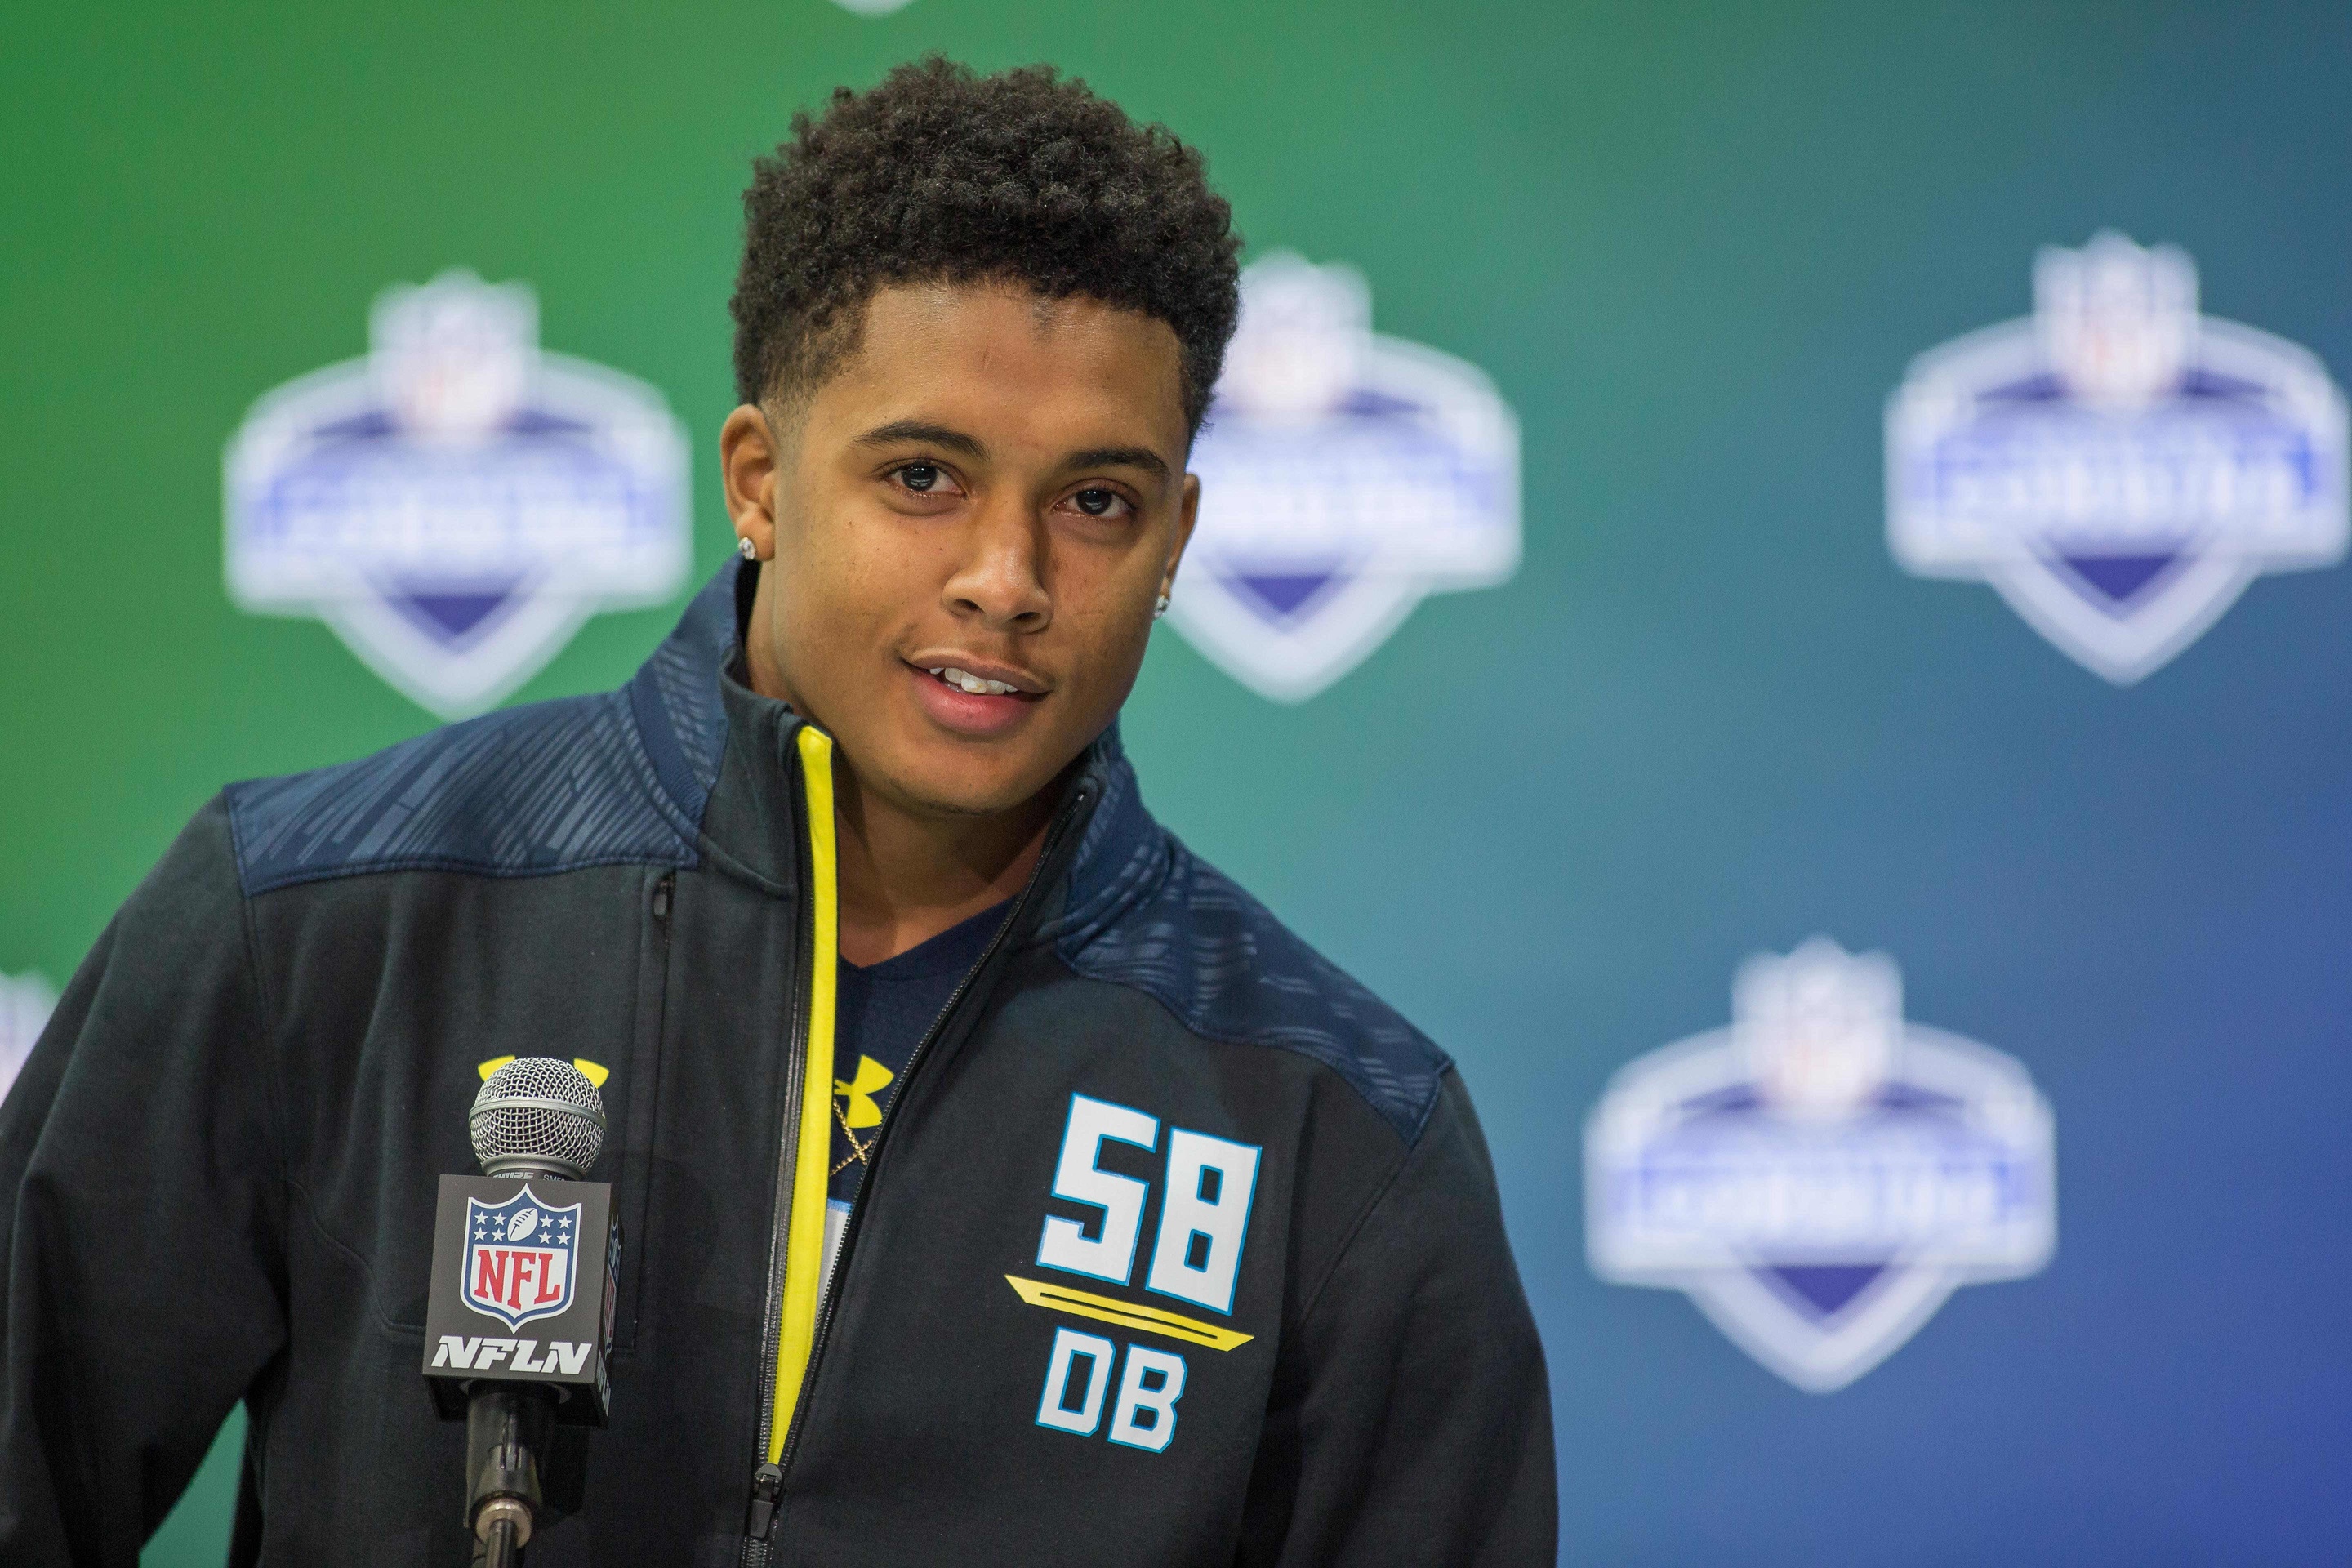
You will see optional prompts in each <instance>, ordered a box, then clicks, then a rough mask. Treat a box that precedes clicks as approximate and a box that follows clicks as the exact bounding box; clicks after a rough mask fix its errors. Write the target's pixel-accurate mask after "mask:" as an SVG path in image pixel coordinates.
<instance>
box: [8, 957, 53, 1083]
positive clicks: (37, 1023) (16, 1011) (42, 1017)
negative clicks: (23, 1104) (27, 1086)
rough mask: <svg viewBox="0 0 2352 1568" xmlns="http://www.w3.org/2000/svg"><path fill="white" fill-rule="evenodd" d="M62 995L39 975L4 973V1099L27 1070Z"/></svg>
mask: <svg viewBox="0 0 2352 1568" xmlns="http://www.w3.org/2000/svg"><path fill="white" fill-rule="evenodd" d="M57 1005H58V994H57V993H56V992H55V991H53V990H51V989H50V988H49V983H48V982H47V981H46V980H44V979H42V978H41V977H40V976H39V975H37V974H13V975H12V974H0V1100H5V1099H7V1098H8V1088H9V1086H10V1085H11V1084H13V1083H15V1082H16V1075H17V1074H18V1073H20V1072H23V1071H24V1070H25V1058H26V1057H29V1056H31V1055H32V1054H33V1042H35V1041H36V1040H38V1039H39V1038H40V1037H41V1030H42V1029H43V1028H45V1027H47V1025H48V1022H49V1014H50V1013H51V1012H52V1011H54V1010H55V1009H56V1007H57Z"/></svg>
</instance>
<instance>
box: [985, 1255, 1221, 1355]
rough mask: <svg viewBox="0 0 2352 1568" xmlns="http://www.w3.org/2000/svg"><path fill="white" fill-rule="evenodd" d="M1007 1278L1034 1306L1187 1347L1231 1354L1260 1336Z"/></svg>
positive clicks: (1038, 1281) (1060, 1287) (1108, 1298)
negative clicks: (1111, 1324)
mask: <svg viewBox="0 0 2352 1568" xmlns="http://www.w3.org/2000/svg"><path fill="white" fill-rule="evenodd" d="M1004 1279H1005V1281H1006V1283H1008V1284H1010V1285H1011V1286H1012V1287H1013V1291H1014V1293H1015V1294H1017V1295H1018V1296H1019V1297H1020V1298H1021V1299H1022V1300H1024V1301H1026V1302H1028V1303H1029V1304H1030V1305H1031V1306H1033V1307H1043V1308H1045V1310H1048V1311H1053V1312H1068V1313H1070V1314H1072V1315H1073V1316H1076V1317H1080V1318H1093V1319H1095V1320H1096V1321H1098V1322H1105V1323H1117V1324H1118V1326H1119V1327H1120V1328H1122V1329H1141V1330H1143V1331H1145V1332H1146V1333H1153V1334H1166V1335H1167V1336H1168V1337H1169V1338H1170V1339H1171V1340H1182V1341H1183V1342H1185V1343H1186V1344H1193V1345H1206V1346H1208V1347H1209V1348H1210V1349H1211V1350H1215V1351H1229V1350H1232V1349H1233V1348H1234V1346H1235V1345H1245V1344H1247V1343H1249V1342H1250V1341H1252V1340H1254V1339H1255V1338H1256V1337H1257V1336H1256V1335H1255V1334H1244V1333H1239V1332H1236V1331H1234V1330H1232V1329H1227V1328H1220V1327H1219V1326H1218V1325H1216V1324H1215V1323H1204V1322H1202V1321H1201V1320H1200V1319H1198V1318H1188V1317H1186V1316H1184V1315H1183V1314H1182V1313H1181V1312H1167V1311H1162V1310H1160V1309H1159V1308H1158V1307H1139V1306H1137V1305H1136V1304H1135V1303H1134V1302H1132V1301H1122V1300H1118V1298H1117V1297H1115V1296H1097V1295H1096V1294H1095V1293H1094V1292H1093V1291H1091V1290H1073V1289H1070V1287H1068V1286H1067V1285H1049V1284H1047V1283H1046V1282H1045V1280H1043V1279H1022V1278H1021V1276H1019V1275H1018V1274H1007V1275H1006V1276H1005V1277H1004Z"/></svg>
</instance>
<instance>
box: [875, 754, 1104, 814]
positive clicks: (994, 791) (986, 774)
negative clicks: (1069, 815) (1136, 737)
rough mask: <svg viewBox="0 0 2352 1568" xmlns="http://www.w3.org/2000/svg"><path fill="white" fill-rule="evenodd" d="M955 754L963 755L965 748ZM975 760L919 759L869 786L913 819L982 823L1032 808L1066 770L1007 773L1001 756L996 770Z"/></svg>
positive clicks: (992, 759) (994, 760)
mask: <svg viewBox="0 0 2352 1568" xmlns="http://www.w3.org/2000/svg"><path fill="white" fill-rule="evenodd" d="M925 749H926V751H937V750H939V749H940V748H925ZM954 750H955V751H958V752H960V751H961V750H962V748H961V747H958V748H954ZM977 760H978V759H975V758H972V757H971V756H969V755H963V756H958V755H953V754H950V755H949V756H946V757H936V756H924V757H919V758H916V759H911V760H910V762H909V764H908V765H906V766H902V767H897V768H893V769H891V770H890V776H889V777H887V778H884V779H880V780H869V781H866V782H867V784H868V787H872V785H873V784H877V783H878V784H880V785H881V786H882V788H883V790H884V791H885V792H886V793H887V794H888V795H889V796H890V798H891V800H892V802H893V804H895V805H898V808H899V809H900V810H902V811H905V812H907V813H908V814H909V815H912V816H931V817H940V818H960V819H964V820H979V819H984V818H987V817H992V816H1003V815H1004V814H1006V813H1007V812H1013V811H1018V810H1020V809H1021V808H1022V807H1024V806H1025V805H1029V804H1030V803H1031V802H1033V801H1034V800H1035V799H1036V798H1037V796H1038V795H1039V794H1040V793H1041V792H1043V791H1045V790H1047V789H1050V788H1051V787H1052V785H1053V783H1054V780H1055V776H1056V775H1057V774H1059V773H1060V772H1061V771H1062V770H1061V769H1060V768H1055V769H1052V770H1050V771H1041V770H1039V769H1023V770H1019V771H1017V772H1015V773H1007V771H1006V770H1004V769H1003V766H1002V765H1001V764H1002V763H1003V759H1002V758H1000V757H995V756H991V757H989V758H988V761H989V762H990V763H997V764H999V765H997V766H992V767H979V766H975V765H974V763H976V761H977Z"/></svg>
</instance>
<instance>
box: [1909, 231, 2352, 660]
mask: <svg viewBox="0 0 2352 1568" xmlns="http://www.w3.org/2000/svg"><path fill="white" fill-rule="evenodd" d="M2033 293H2034V313H2033V315H2032V318H2031V319H2029V320H2025V321H2010V322H2005V323H2003V324H2002V325H2000V326H1997V327H1989V328H1987V329H1985V330H1984V331H1979V332H1975V333H1972V334H1971V335H1969V336H1968V337H1965V338H1962V339H1959V340H1958V342H1951V343H1947V344H1946V345H1944V346H1943V347H1942V348H1939V349H1936V350H1934V351H1932V352H1930V353H1926V354H1923V355H1921V356H1920V357H1919V359H1917V360H1916V361H1915V362H1914V363H1913V364H1912V366H1911V371H1910V374H1909V375H1908V376H1907V377H1906V379H1905V381H1904V383H1903V385H1902V387H1901V388H1900V389H1899V390H1898V391H1897V392H1896V393H1895V396H1894V398H1893V399H1892V401H1891V402H1890V403H1889V404H1888V405H1887V410H1886V490H1887V524H1886V528H1887V542H1888V543H1889V545H1890V546H1891V547H1892V549H1893V551H1894V552H1895V561H1896V562H1897V563H1900V564H1901V565H1902V567H1903V568H1904V570H1906V571H1907V572H1910V573H1911V574H1914V575H1916V576H1922V577H1962V578H1976V579H1981V580H1982V581H1984V582H1987V583H1990V584H1992V586H1993V587H1994V588H1995V589H1997V590H1998V591H1999V592H2000V595H2001V597H2002V598H2004V599H2007V600H2008V601H2009V603H2010V606H2011V608H2012V609H2014V610H2016V611H2017V613H2018V614H2019V615H2021V616H2024V617H2025V619H2026V621H2027V622H2028V623H2029V624H2030V625H2031V626H2032V627H2033V628H2034V629H2035V630H2036V631H2038V632H2040V633H2041V634H2042V636H2043V637H2047V638H2049V639H2050V641H2051V642H2053V643H2054V644H2056V645H2057V647H2059V649H2060V650H2061V651H2062V652H2063V653H2065V654H2066V655H2067V656H2069V657H2070V658H2074V660H2076V661H2077V662H2078V663H2081V664H2082V665H2084V667H2086V668H2090V669H2092V670H2095V671H2096V672H2097V673H2098V674H2100V675H2102V676H2105V678H2106V679H2109V680H2111V681H2114V682H2115V683H2116V684H2117V685H2119V686H2120V685H2128V684H2130V683H2131V682H2133V681H2135V680H2137V679H2140V678H2141V677H2143V676H2145V675H2147V674H2149V673H2150V672H2152V671H2154V670H2156V669H2158V668H2160V667H2161V666H2162V665H2163V664H2164V663H2165V662H2166V661H2167V660H2168V659H2170V658H2172V657H2173V656H2174V655H2175V654H2178V653H2179V652H2180V651H2181V650H2182V649H2183V648H2185V647H2188V646H2189V644H2190V643H2192V642H2194V641H2196V640H2197V638H2198V637H2200V635H2202V634H2203V632H2204V631H2205V629H2206V628H2207V627H2208V626H2211V625H2212V624H2213V623H2214V622H2215V621H2216V620H2219V619H2220V618H2221V614H2222V612H2223V611H2225V610H2227V609H2228V608H2229V607H2230V605H2231V604H2232V603H2233V602H2234V601H2235V600H2236V599H2237V597H2238V595H2240V594H2242V593H2243V592H2244V591H2245V588H2246V585H2247V584H2250V583H2252V581H2253V580H2254V579H2255V578H2256V577H2259V576H2261V575H2262V574H2264V573H2266V572H2286V571H2293V570H2296V569H2299V568H2307V567H2315V566H2330V565H2333V564H2335V563H2336V562H2338V561H2341V560H2342V559H2343V558H2344V552H2345V543H2346V533H2347V511H2346V484H2345V439H2346V435H2345V405H2344V397H2343V395H2342V394H2341V393H2340V392H2338V391H2337V390H2336V385H2335V384H2334V383H2333V382H2331V381H2330V380H2329V379H2328V377H2327V373H2326V370H2325V369H2324V368H2323V367H2322V366H2321V365H2320V363H2319V362H2318V361H2317V360H2316V359H2315V358H2313V357H2312V356H2311V355H2310V354H2308V353H2305V352H2304V351H2303V350H2302V349H2299V348H2297V347H2295V346H2294V344H2293V343H2290V342H2284V341H2283V340H2282V339H2279V338H2274V337H2273V336H2271V335H2270V334H2269V333H2267V332H2258V331H2254V330H2253V329H2252V328H2251V327H2242V326H2239V325H2238V324H2237V323H2235V322H2232V321H2216V320H2214V319H2212V318H2211V317H2208V316H2200V315H2199V314H2198V313H2197V270H2196V268H2195V267H2193V266H2192V265H2191V264H2190V262H2189V258H2188V257H2187V256H2186V255H2185V254H2183V253H2182V252H2181V251H2179V250H2178V249H2175V248H2173V247H2170V246H2158V247H2156V248H2154V249H2152V250H2151V249H2142V248H2141V247H2139V246H2137V245H2135V244H2133V243H2132V242H2131V241H2130V240H2128V239H2126V238H2124V237H2122V236H2120V235H2116V234H2102V235H2100V236H2098V237H2096V238H2095V239H2093V240H2092V241H2091V242H2090V244H2088V245H2087V246H2085V247H2083V248H2082V249H2081V250H2062V249H2049V250H2044V251H2043V252H2042V256H2041V258H2040V259H2039V260H2038V261H2037V262H2036V263H2035V264H2034V269H2033Z"/></svg>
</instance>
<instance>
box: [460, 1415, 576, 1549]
mask: <svg viewBox="0 0 2352 1568" xmlns="http://www.w3.org/2000/svg"><path fill="white" fill-rule="evenodd" d="M554 1424H555V1396H554V1394H553V1393H552V1392H551V1391H550V1390H547V1389H543V1388H528V1387H520V1386H517V1385H515V1384H488V1385H483V1386H478V1387H477V1388H475V1389H474V1390H473V1392H472V1393H471V1394H469V1395H468V1396H467V1402H466V1477H467V1495H466V1518H467V1522H468V1523H469V1524H471V1525H472V1526H473V1530H474V1539H475V1540H477V1541H478V1542H481V1543H482V1551H481V1552H480V1554H479V1555H478V1556H477V1557H476V1559H475V1561H476V1562H478V1563H481V1564H483V1568H517V1565H518V1564H520V1563H521V1561H522V1549H523V1547H524V1546H525V1545H526V1544H527V1543H528V1542H530V1533H531V1526H532V1525H533V1524H535V1523H536V1522H537V1521H538V1520H539V1515H540V1510H541V1508H542V1507H544V1505H545V1499H544V1498H543V1497H542V1496H541V1492H540V1486H539V1456H540V1454H541V1452H542V1451H543V1450H544V1449H545V1447H546V1444H547V1440H548V1437H549V1436H550V1432H551V1428H552V1427H553V1426H554Z"/></svg>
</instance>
